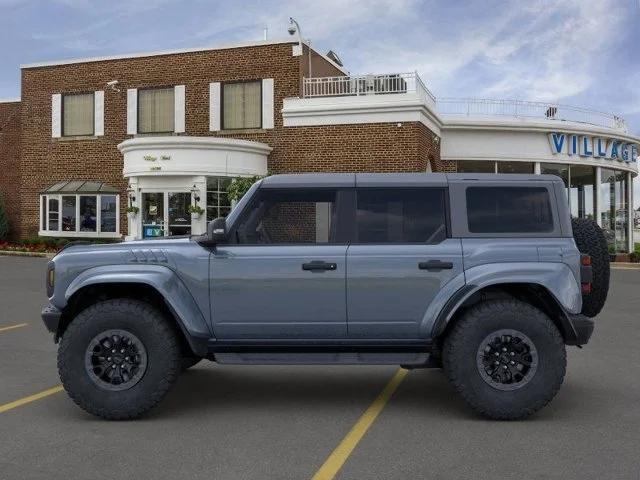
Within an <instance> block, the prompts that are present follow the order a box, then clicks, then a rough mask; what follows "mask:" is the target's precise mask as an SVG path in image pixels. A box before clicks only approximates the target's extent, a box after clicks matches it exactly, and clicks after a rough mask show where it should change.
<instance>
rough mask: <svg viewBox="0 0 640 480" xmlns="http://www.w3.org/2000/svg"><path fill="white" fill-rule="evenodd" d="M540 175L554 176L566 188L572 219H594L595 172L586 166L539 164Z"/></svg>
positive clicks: (592, 168)
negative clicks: (560, 180)
mask: <svg viewBox="0 0 640 480" xmlns="http://www.w3.org/2000/svg"><path fill="white" fill-rule="evenodd" d="M540 173H542V174H548V175H556V176H558V177H560V178H561V179H562V181H563V182H564V185H565V187H566V188H567V197H568V201H569V210H570V212H571V216H572V217H576V218H591V219H595V218H596V193H597V192H596V187H595V184H596V170H595V168H594V167H590V166H587V165H566V164H562V163H541V164H540Z"/></svg>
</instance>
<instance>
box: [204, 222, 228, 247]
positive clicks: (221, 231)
mask: <svg viewBox="0 0 640 480" xmlns="http://www.w3.org/2000/svg"><path fill="white" fill-rule="evenodd" d="M207 237H208V238H207V240H208V241H209V242H210V243H213V244H218V243H226V241H227V220H226V219H225V218H224V217H218V218H216V219H215V220H213V221H211V222H209V224H208V225H207Z"/></svg>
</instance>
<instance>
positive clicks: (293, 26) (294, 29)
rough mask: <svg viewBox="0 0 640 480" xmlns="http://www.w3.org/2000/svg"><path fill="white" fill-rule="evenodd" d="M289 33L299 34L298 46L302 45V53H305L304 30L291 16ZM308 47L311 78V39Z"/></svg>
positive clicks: (308, 41)
mask: <svg viewBox="0 0 640 480" xmlns="http://www.w3.org/2000/svg"><path fill="white" fill-rule="evenodd" d="M287 31H288V32H289V35H295V34H296V33H297V34H298V46H299V47H300V55H302V53H303V51H304V50H303V48H302V44H303V42H302V30H301V29H300V24H299V23H298V22H297V21H296V20H295V19H294V18H293V17H289V28H288V29H287ZM307 48H308V49H309V53H308V55H307V57H308V59H309V78H311V40H307Z"/></svg>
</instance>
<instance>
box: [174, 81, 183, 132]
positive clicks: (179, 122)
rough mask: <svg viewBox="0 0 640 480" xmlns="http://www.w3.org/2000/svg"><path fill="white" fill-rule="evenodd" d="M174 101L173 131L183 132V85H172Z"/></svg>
mask: <svg viewBox="0 0 640 480" xmlns="http://www.w3.org/2000/svg"><path fill="white" fill-rule="evenodd" d="M173 92H174V93H173V103H174V127H173V130H174V132H175V133H184V132H185V106H184V104H185V86H184V85H176V86H175V87H173Z"/></svg>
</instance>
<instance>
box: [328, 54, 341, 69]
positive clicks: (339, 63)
mask: <svg viewBox="0 0 640 480" xmlns="http://www.w3.org/2000/svg"><path fill="white" fill-rule="evenodd" d="M327 57H329V58H330V59H331V60H333V61H334V62H335V63H337V64H338V65H339V66H341V67H342V66H343V65H342V60H340V57H339V56H338V54H337V53H336V52H334V51H333V50H329V51H328V52H327Z"/></svg>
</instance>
